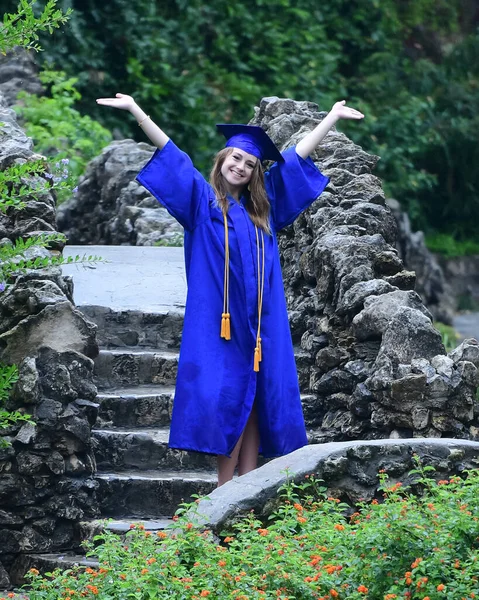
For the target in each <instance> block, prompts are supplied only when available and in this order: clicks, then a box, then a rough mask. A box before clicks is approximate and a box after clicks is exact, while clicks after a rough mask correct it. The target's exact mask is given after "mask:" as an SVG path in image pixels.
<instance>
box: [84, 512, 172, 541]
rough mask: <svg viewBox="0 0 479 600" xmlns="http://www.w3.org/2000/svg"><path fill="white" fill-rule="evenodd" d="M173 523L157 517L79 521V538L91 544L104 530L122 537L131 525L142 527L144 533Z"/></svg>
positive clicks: (169, 519)
mask: <svg viewBox="0 0 479 600" xmlns="http://www.w3.org/2000/svg"><path fill="white" fill-rule="evenodd" d="M172 523H173V520H172V518H171V517H157V518H156V519H152V520H148V519H146V520H145V519H138V517H128V516H126V517H123V518H122V519H92V520H91V521H81V522H80V523H79V524H78V530H79V536H80V539H81V540H82V541H89V542H93V541H94V540H93V538H94V537H95V536H97V535H100V534H101V533H103V532H105V531H106V530H108V531H111V532H112V533H115V534H118V535H120V536H124V534H125V533H127V531H129V530H130V529H131V525H132V524H133V525H140V524H141V525H142V526H143V528H144V529H145V530H146V531H162V530H163V529H166V528H167V527H169V526H170V525H171V524H172Z"/></svg>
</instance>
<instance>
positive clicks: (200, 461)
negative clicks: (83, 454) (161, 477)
mask: <svg viewBox="0 0 479 600" xmlns="http://www.w3.org/2000/svg"><path fill="white" fill-rule="evenodd" d="M92 437H93V449H94V452H95V458H96V462H97V467H98V470H99V471H110V472H111V471H115V472H117V471H125V470H132V469H139V470H155V469H166V470H168V471H181V470H183V469H188V470H190V471H198V470H199V471H201V470H203V471H204V470H211V471H214V470H215V469H216V459H215V457H213V456H211V455H208V454H201V453H199V452H185V451H182V450H175V449H172V448H168V437H169V429H168V427H161V428H155V429H146V428H135V429H131V428H119V429H95V430H94V431H92Z"/></svg>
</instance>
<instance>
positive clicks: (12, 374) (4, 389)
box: [0, 363, 30, 448]
mask: <svg viewBox="0 0 479 600" xmlns="http://www.w3.org/2000/svg"><path fill="white" fill-rule="evenodd" d="M17 380H18V369H17V367H16V366H15V365H4V364H1V363H0V448H6V447H7V446H9V442H8V441H7V440H6V439H5V438H4V437H2V430H3V431H4V432H5V431H6V430H8V429H9V428H10V427H12V426H14V425H15V424H16V423H18V422H20V421H24V422H26V421H30V417H29V416H28V415H24V414H21V413H19V412H18V411H13V412H12V411H8V410H5V409H4V405H5V401H6V400H7V399H8V396H9V393H10V390H11V389H12V387H13V386H14V384H15V383H16V382H17Z"/></svg>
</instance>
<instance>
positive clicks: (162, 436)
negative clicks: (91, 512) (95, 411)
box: [82, 307, 216, 522]
mask: <svg viewBox="0 0 479 600" xmlns="http://www.w3.org/2000/svg"><path fill="white" fill-rule="evenodd" d="M82 311H83V312H84V313H85V314H86V315H87V316H88V318H89V319H90V320H92V321H94V322H97V324H98V326H99V329H98V337H99V339H100V341H101V342H102V341H103V340H105V341H104V342H103V344H104V345H103V347H101V350H100V355H99V356H98V358H97V359H96V360H95V379H96V384H97V386H98V390H99V394H98V398H97V400H98V403H99V405H100V408H99V415H98V420H97V424H96V426H95V428H94V431H93V433H92V435H93V440H94V449H95V456H96V460H97V467H98V474H97V476H96V479H97V481H98V483H99V488H98V491H97V494H98V497H99V499H100V506H101V510H102V516H103V517H106V518H109V517H113V518H115V519H122V520H126V521H129V522H131V521H132V520H135V519H136V520H138V519H148V520H150V521H151V520H153V521H156V522H164V520H165V518H168V517H171V516H172V515H173V514H174V512H175V510H176V509H177V507H178V505H179V504H180V503H181V502H183V501H188V500H190V499H191V496H192V494H207V493H209V492H210V491H211V490H212V489H214V487H215V481H216V473H215V462H214V459H213V457H210V456H206V455H201V454H196V453H190V452H183V451H180V450H172V449H170V448H168V444H167V442H168V433H169V424H170V417H171V409H172V405H173V393H174V384H175V379H176V371H177V366H178V353H179V339H178V336H177V335H175V333H177V332H178V330H179V331H181V321H182V315H181V313H177V315H176V316H177V319H176V323H174V325H173V327H172V326H171V325H172V321H173V319H172V318H171V315H168V316H169V317H170V319H163V320H162V319H161V316H166V315H158V314H154V313H149V314H143V321H144V322H145V323H147V324H152V323H155V322H156V333H157V335H156V340H157V341H156V347H155V348H151V347H148V346H146V345H136V346H131V345H130V346H122V347H118V346H112V342H111V340H115V339H116V340H119V342H118V343H121V340H125V339H126V340H129V341H131V340H132V339H134V338H136V339H137V340H139V341H143V340H144V341H145V343H147V342H148V332H146V331H142V330H138V323H137V320H136V312H135V311H131V312H132V314H129V311H111V312H109V314H108V318H107V319H105V318H103V315H102V316H101V318H100V319H98V314H102V313H104V312H105V309H101V308H95V307H83V308H82ZM158 321H160V324H159V323H158ZM161 321H163V322H162V323H161ZM105 323H107V330H106V329H102V326H103V327H105V325H103V324H105ZM176 325H179V329H178V328H177V327H175V326H176ZM147 326H148V325H147ZM173 345H174V346H176V347H172V346H173Z"/></svg>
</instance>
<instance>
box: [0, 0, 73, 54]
mask: <svg viewBox="0 0 479 600" xmlns="http://www.w3.org/2000/svg"><path fill="white" fill-rule="evenodd" d="M36 3H37V0H20V1H19V2H18V4H17V7H16V8H17V10H16V11H15V12H14V13H10V14H9V13H5V14H4V15H3V22H2V25H1V27H0V53H2V54H5V53H6V52H7V51H8V50H11V49H12V48H14V47H15V46H21V47H22V48H25V49H27V50H35V51H37V52H38V51H40V50H42V48H41V46H40V44H39V43H38V39H39V38H38V34H39V33H40V32H44V31H47V32H49V33H52V32H53V29H57V28H58V27H60V25H63V24H64V23H66V22H67V21H68V19H69V17H70V15H71V12H72V11H71V8H69V9H67V11H66V12H65V13H63V12H62V11H61V10H59V9H58V7H57V0H48V1H47V2H46V4H45V6H44V7H43V8H42V10H41V12H40V14H35V10H34V6H35V4H36Z"/></svg>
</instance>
